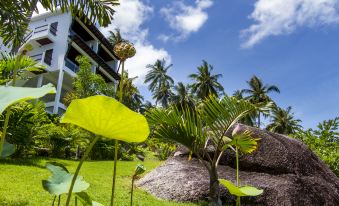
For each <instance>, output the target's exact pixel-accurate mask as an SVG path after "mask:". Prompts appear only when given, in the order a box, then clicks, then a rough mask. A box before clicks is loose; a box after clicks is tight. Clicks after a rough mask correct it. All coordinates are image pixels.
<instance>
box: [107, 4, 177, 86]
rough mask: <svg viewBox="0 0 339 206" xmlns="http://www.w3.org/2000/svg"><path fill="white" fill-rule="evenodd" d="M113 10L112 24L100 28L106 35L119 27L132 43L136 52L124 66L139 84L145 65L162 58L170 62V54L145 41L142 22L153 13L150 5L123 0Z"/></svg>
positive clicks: (145, 32)
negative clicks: (135, 77)
mask: <svg viewBox="0 0 339 206" xmlns="http://www.w3.org/2000/svg"><path fill="white" fill-rule="evenodd" d="M115 10H116V13H115V15H114V20H113V24H111V25H110V26H109V27H107V28H102V31H103V33H104V34H105V35H108V31H114V29H115V28H119V29H120V32H121V34H122V36H123V38H126V39H128V40H129V41H131V42H133V43H134V46H135V49H136V51H137V53H136V55H135V56H134V57H133V58H131V59H128V60H127V61H126V64H125V68H126V69H127V70H128V73H129V75H130V77H134V76H138V77H139V78H138V79H137V80H135V83H136V84H137V85H139V86H141V85H143V81H144V77H145V75H146V73H147V71H148V69H147V68H146V65H147V64H153V63H154V62H155V61H156V60H157V59H163V58H164V59H166V60H167V61H168V62H169V63H170V62H171V56H170V55H169V53H168V52H167V51H166V50H165V49H163V48H160V49H158V48H155V47H154V46H153V45H152V44H151V43H150V42H148V41H147V36H148V29H145V28H143V24H144V23H145V21H147V20H148V19H149V17H150V16H151V15H152V14H153V8H152V7H151V6H149V5H146V4H144V3H143V2H142V1H141V0H123V1H120V6H118V7H116V8H115Z"/></svg>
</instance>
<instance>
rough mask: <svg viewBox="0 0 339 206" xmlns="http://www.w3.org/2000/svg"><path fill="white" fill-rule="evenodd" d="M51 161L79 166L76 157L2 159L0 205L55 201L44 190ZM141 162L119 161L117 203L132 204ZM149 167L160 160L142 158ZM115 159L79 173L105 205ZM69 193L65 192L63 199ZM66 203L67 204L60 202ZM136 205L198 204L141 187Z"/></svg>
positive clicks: (25, 205)
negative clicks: (160, 195) (134, 180)
mask: <svg viewBox="0 0 339 206" xmlns="http://www.w3.org/2000/svg"><path fill="white" fill-rule="evenodd" d="M48 161H56V162H60V163H62V164H64V165H65V166H66V167H67V168H68V169H69V170H70V171H71V172H73V171H74V170H75V168H76V166H77V163H78V162H76V161H69V160H59V159H50V160H45V159H42V160H20V161H18V160H17V161H14V160H0V205H1V206H40V205H42V206H46V205H51V204H52V199H53V197H52V195H50V194H49V193H48V192H46V191H45V190H43V188H42V186H41V180H43V179H47V178H48V176H50V173H49V171H48V170H47V169H45V168H44V165H45V163H46V162H48ZM137 164H138V162H118V171H117V188H116V197H117V199H116V204H115V205H117V206H125V205H126V206H127V205H129V198H130V196H129V191H130V184H131V175H132V174H133V171H134V169H135V166H136V165H137ZM143 164H144V165H145V167H146V168H147V171H150V170H152V169H154V168H155V167H157V166H158V165H160V164H161V162H159V161H155V160H149V161H145V162H143ZM112 168H113V162H112V161H93V162H91V161H89V162H85V163H84V165H83V167H82V169H81V171H80V175H81V176H83V177H84V179H85V180H86V181H87V182H89V183H90V184H91V186H90V188H89V189H88V193H89V194H90V195H91V196H92V197H93V198H94V199H95V200H96V201H97V202H100V203H102V204H104V205H109V203H110V195H111V184H112ZM64 201H66V196H65V195H64V196H62V203H64ZM61 205H64V204H61ZM134 205H137V206H150V205H151V206H157V205H159V206H160V205H161V206H194V205H197V204H188V203H187V204H185V203H175V202H168V201H163V200H159V199H156V198H155V197H153V196H151V195H150V194H148V193H146V192H145V191H142V190H140V189H136V190H135V196H134Z"/></svg>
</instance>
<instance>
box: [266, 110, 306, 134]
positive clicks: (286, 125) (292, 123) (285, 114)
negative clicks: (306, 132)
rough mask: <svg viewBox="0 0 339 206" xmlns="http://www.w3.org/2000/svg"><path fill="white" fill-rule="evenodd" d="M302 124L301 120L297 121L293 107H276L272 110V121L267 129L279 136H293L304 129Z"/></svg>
mask: <svg viewBox="0 0 339 206" xmlns="http://www.w3.org/2000/svg"><path fill="white" fill-rule="evenodd" d="M300 122H301V120H300V119H295V117H294V114H293V113H292V107H287V108H286V109H282V108H280V107H275V108H273V110H272V121H271V123H270V124H269V125H267V127H266V129H267V130H269V131H271V132H275V133H279V134H286V135H288V134H293V133H294V132H296V131H298V130H300V129H301V128H302V126H301V125H300V124H299V123H300Z"/></svg>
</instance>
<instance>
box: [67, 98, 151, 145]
mask: <svg viewBox="0 0 339 206" xmlns="http://www.w3.org/2000/svg"><path fill="white" fill-rule="evenodd" d="M61 123H71V124H75V125H78V126H79V127H82V128H84V129H86V130H88V131H91V132H93V133H95V134H97V135H100V136H103V137H107V138H111V139H117V140H122V141H126V142H143V141H145V140H146V138H147V137H148V135H149V127H148V123H147V121H146V118H145V117H144V116H143V115H141V114H138V113H136V112H134V111H132V110H130V109H129V108H128V107H126V106H125V105H123V104H121V103H120V102H118V101H117V100H115V99H113V98H110V97H106V96H100V95H97V96H92V97H88V98H84V99H77V100H74V101H72V103H71V104H70V105H69V107H68V108H67V111H66V113H65V114H64V116H63V117H62V119H61Z"/></svg>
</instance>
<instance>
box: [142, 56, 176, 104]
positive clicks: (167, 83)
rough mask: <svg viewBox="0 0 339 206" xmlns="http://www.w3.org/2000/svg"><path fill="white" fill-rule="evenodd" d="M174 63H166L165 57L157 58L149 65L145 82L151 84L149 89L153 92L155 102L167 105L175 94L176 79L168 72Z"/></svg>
mask: <svg viewBox="0 0 339 206" xmlns="http://www.w3.org/2000/svg"><path fill="white" fill-rule="evenodd" d="M172 66H173V65H172V64H170V65H166V61H165V59H163V60H159V59H158V60H157V61H156V62H155V63H154V64H153V65H151V64H150V65H147V66H146V67H147V68H148V69H149V72H148V73H147V74H146V77H145V83H146V84H147V83H148V84H149V85H148V89H149V90H150V91H151V92H152V93H153V99H155V103H156V104H158V103H159V102H160V104H161V105H162V106H163V107H167V106H168V105H169V103H170V99H171V98H172V96H173V92H172V90H171V89H172V86H173V84H174V80H173V79H172V77H170V76H169V75H168V74H167V72H168V70H169V69H170V68H171V67H172Z"/></svg>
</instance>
